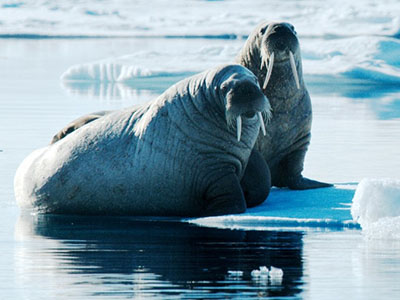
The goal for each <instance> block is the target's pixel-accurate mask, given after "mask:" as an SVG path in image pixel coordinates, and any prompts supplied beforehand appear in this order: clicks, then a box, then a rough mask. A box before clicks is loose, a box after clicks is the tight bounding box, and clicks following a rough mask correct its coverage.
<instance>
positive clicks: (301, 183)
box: [288, 176, 333, 190]
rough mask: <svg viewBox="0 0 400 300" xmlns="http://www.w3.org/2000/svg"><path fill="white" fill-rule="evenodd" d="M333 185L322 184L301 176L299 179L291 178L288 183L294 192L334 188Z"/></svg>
mask: <svg viewBox="0 0 400 300" xmlns="http://www.w3.org/2000/svg"><path fill="white" fill-rule="evenodd" d="M332 186H333V184H330V183H326V182H320V181H316V180H312V179H308V178H305V177H303V176H299V177H297V178H291V179H289V182H288V188H289V189H292V190H309V189H317V188H326V187H332Z"/></svg>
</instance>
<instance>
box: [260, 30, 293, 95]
mask: <svg viewBox="0 0 400 300" xmlns="http://www.w3.org/2000/svg"><path fill="white" fill-rule="evenodd" d="M262 45H263V46H262V49H261V53H260V55H261V69H262V68H263V67H265V69H266V70H267V75H266V76H265V80H264V84H263V89H266V88H267V85H268V82H269V80H270V78H271V74H272V69H273V66H274V63H285V62H286V61H289V63H290V67H291V69H292V73H293V77H294V80H295V82H296V86H297V88H298V89H300V81H299V75H298V72H297V66H296V58H295V55H299V54H298V52H299V41H298V39H297V36H296V31H295V30H294V27H293V25H291V24H289V23H275V24H272V25H270V26H269V28H268V30H267V32H266V33H265V35H264V37H263V42H262Z"/></svg>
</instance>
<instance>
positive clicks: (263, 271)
mask: <svg viewBox="0 0 400 300" xmlns="http://www.w3.org/2000/svg"><path fill="white" fill-rule="evenodd" d="M260 272H261V275H268V272H269V270H268V268H267V267H266V266H262V267H260Z"/></svg>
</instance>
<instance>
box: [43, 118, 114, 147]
mask: <svg viewBox="0 0 400 300" xmlns="http://www.w3.org/2000/svg"><path fill="white" fill-rule="evenodd" d="M110 112H111V111H108V110H104V111H99V112H95V113H92V114H88V115H84V116H82V117H79V118H78V119H76V120H73V121H72V122H71V123H69V124H68V125H67V126H65V127H64V128H63V129H61V130H60V131H59V132H57V134H56V135H55V136H53V139H52V140H51V142H50V145H51V144H54V143H55V142H57V141H59V140H61V139H63V138H64V137H66V136H67V135H68V134H70V133H72V132H74V131H75V130H77V129H79V128H81V127H82V126H84V125H86V124H88V123H90V122H92V121H94V120H97V119H98V118H101V117H103V116H104V115H106V114H108V113H110Z"/></svg>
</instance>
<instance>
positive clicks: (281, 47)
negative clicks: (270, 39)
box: [275, 39, 288, 51]
mask: <svg viewBox="0 0 400 300" xmlns="http://www.w3.org/2000/svg"><path fill="white" fill-rule="evenodd" d="M287 46H288V44H287V42H286V41H283V40H281V39H279V40H278V41H277V42H276V44H275V48H276V50H278V51H285V50H286V48H287Z"/></svg>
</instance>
